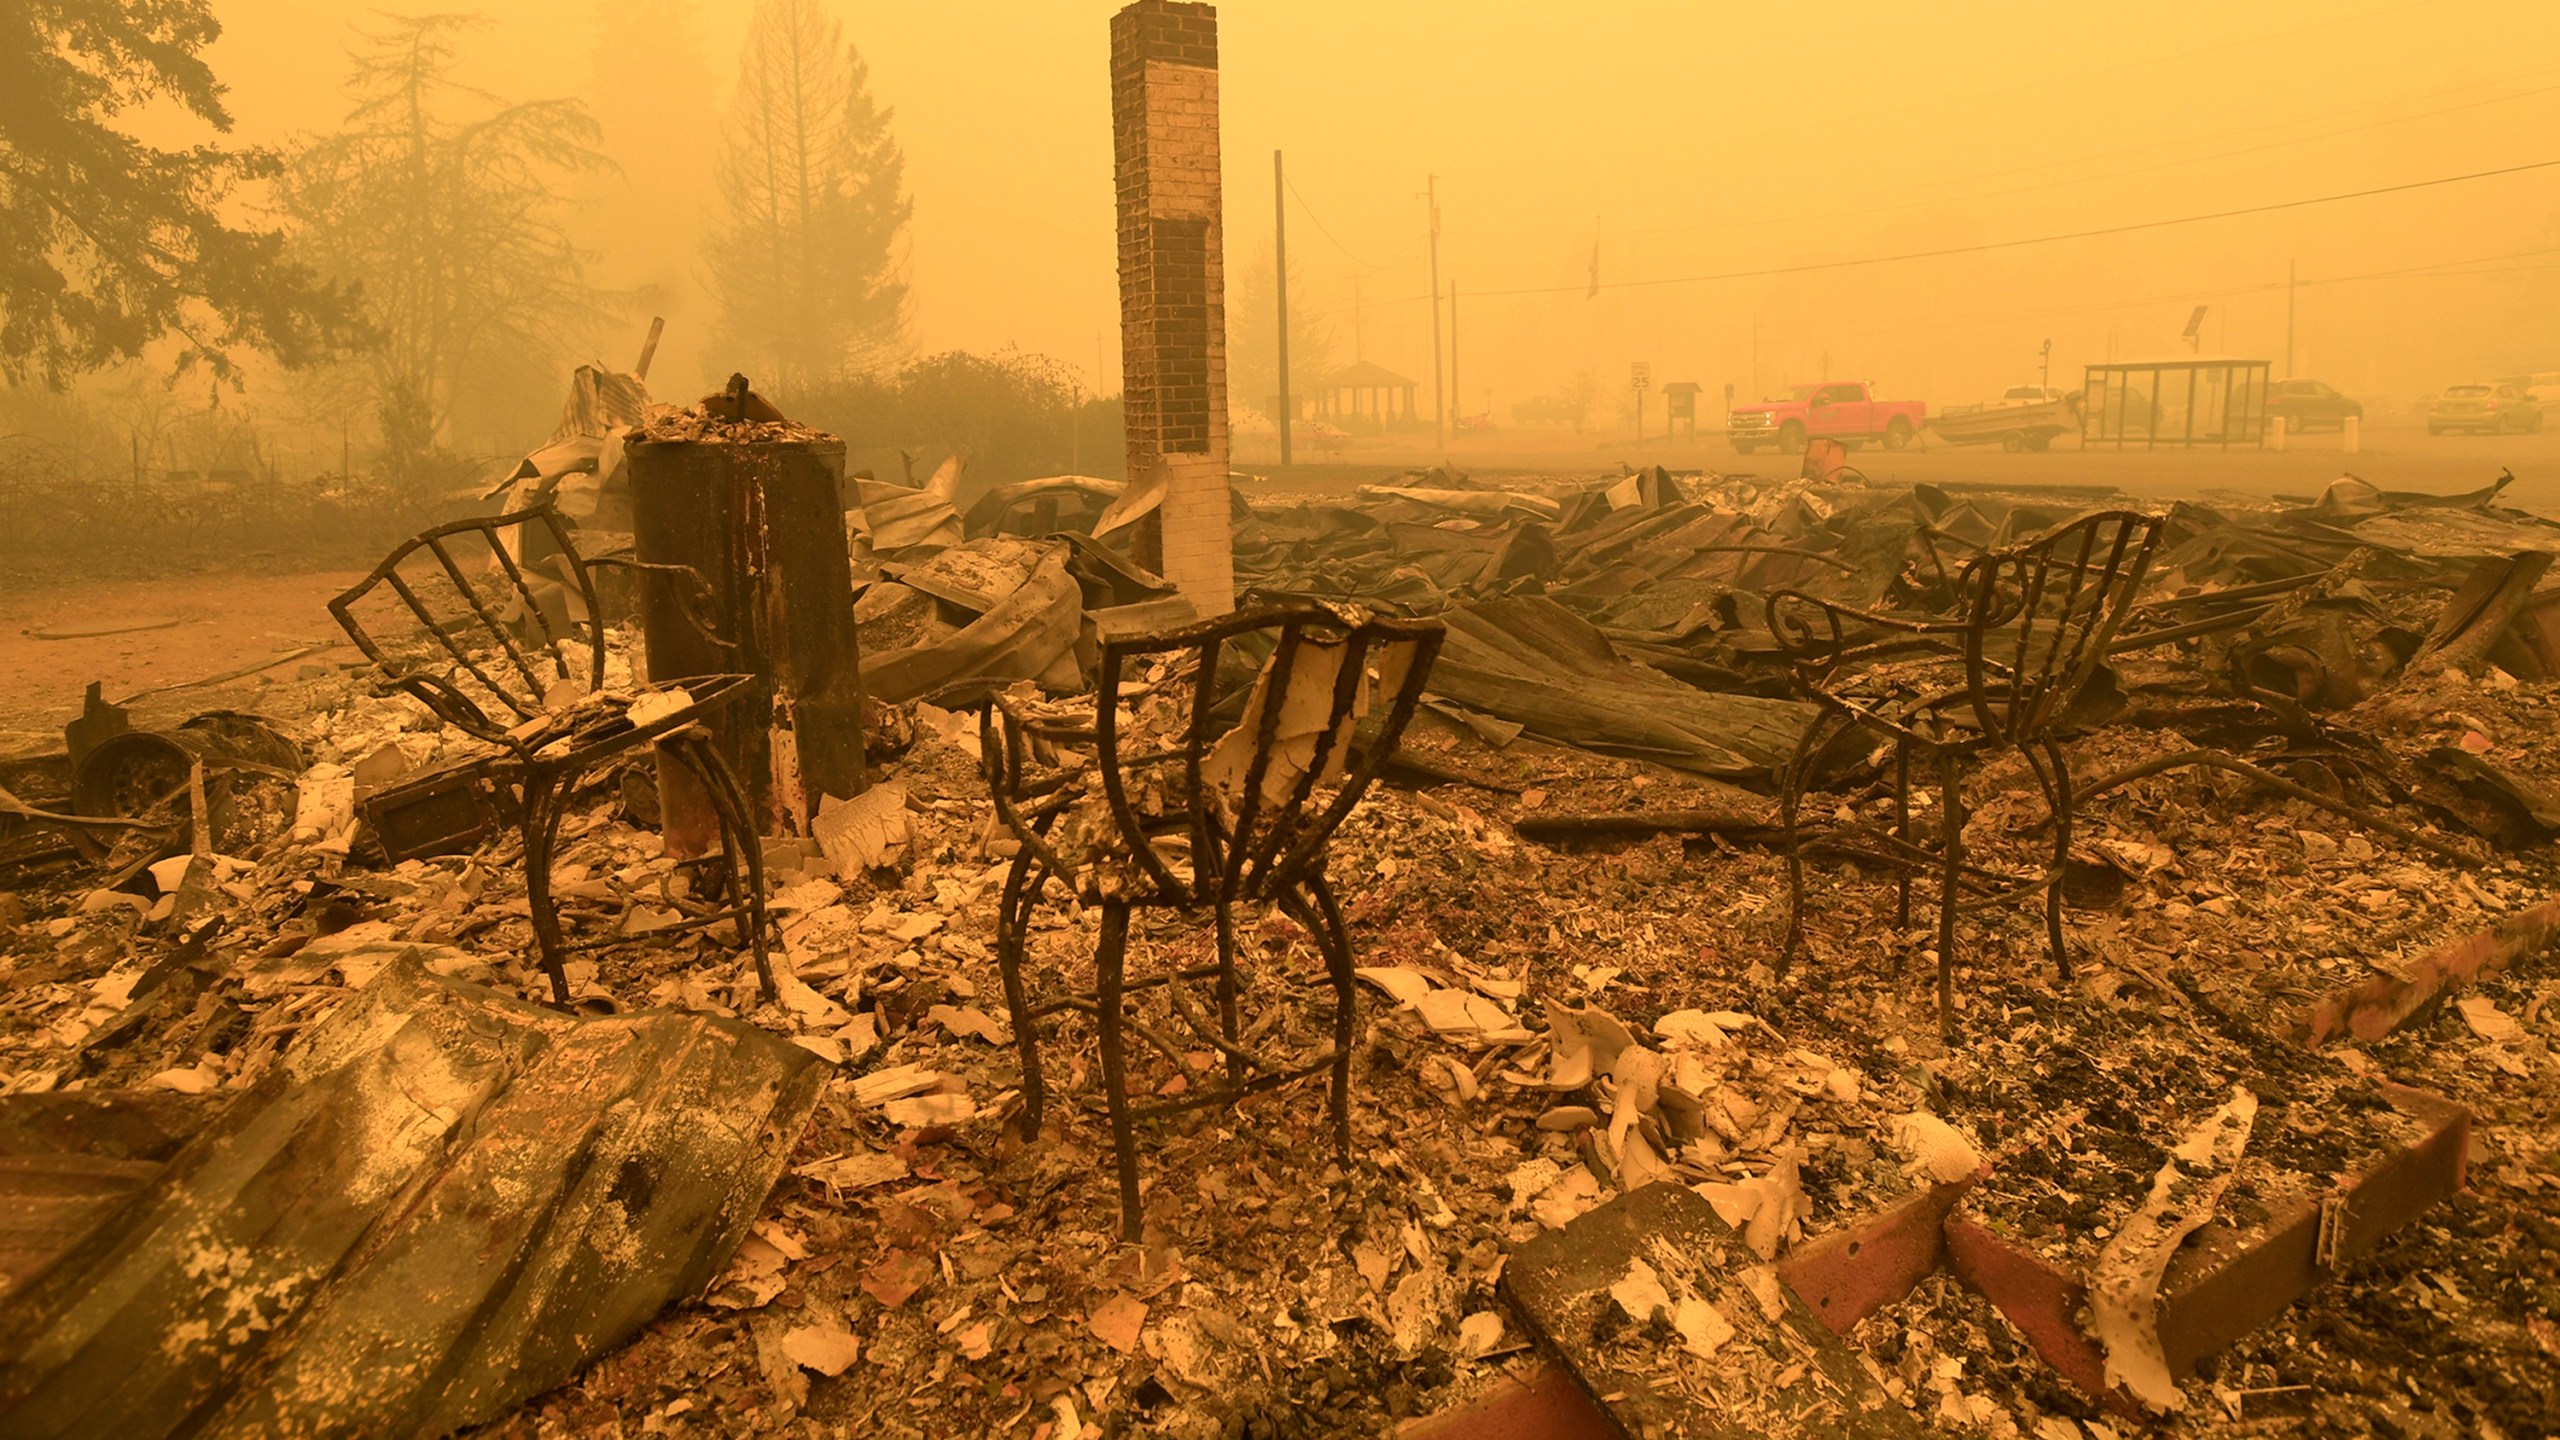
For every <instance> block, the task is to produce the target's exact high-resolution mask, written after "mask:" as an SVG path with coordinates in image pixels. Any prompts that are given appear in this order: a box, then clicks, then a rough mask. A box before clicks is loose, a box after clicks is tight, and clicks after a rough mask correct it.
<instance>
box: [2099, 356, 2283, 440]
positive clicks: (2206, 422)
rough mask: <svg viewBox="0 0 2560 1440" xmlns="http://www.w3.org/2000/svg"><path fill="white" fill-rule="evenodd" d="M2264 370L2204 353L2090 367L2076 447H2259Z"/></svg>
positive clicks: (2263, 365) (2259, 363) (2264, 365)
mask: <svg viewBox="0 0 2560 1440" xmlns="http://www.w3.org/2000/svg"><path fill="white" fill-rule="evenodd" d="M2268 369H2269V365H2268V362H2266V361H2264V360H2234V359H2229V358H2224V357H2216V356H2210V355H2180V356H2177V357H2175V358H2173V359H2168V360H2126V361H2110V362H2109V363H2107V364H2104V365H2092V366H2090V367H2089V370H2088V384H2087V388H2086V389H2085V390H2084V391H2083V392H2082V399H2081V405H2080V444H2081V447H2082V448H2084V449H2089V448H2095V447H2098V446H2110V447H2112V448H2114V449H2118V450H2122V449H2124V448H2126V447H2127V446H2129V445H2139V446H2141V447H2142V448H2143V449H2145V450H2156V449H2160V448H2162V447H2177V448H2181V449H2192V448H2194V447H2196V446H2200V445H2211V446H2214V447H2216V448H2219V449H2224V450H2228V449H2230V448H2231V447H2232V446H2234V445H2263V444H2265V443H2266V434H2267V371H2268Z"/></svg>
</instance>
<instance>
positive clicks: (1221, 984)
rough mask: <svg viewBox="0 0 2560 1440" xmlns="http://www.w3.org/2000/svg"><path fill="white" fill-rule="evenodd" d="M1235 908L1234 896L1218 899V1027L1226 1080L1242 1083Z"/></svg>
mask: <svg viewBox="0 0 2560 1440" xmlns="http://www.w3.org/2000/svg"><path fill="white" fill-rule="evenodd" d="M1241 988H1242V986H1241V985H1240V984H1239V983H1238V982H1237V979H1236V910H1235V901H1234V900H1233V899H1230V898H1227V897H1224V896H1221V897H1220V898H1219V900H1218V1028H1219V1031H1220V1033H1222V1034H1224V1035H1225V1036H1226V1037H1227V1082H1228V1083H1229V1084H1231V1085H1242V1084H1243V1083H1244V1056H1243V1055H1242V1054H1241V1053H1239V1052H1240V1051H1241V1049H1242V1045H1241V1043H1240V1039H1239V1037H1240V1036H1241V1035H1242V1034H1243V1031H1242V1030H1241V1029H1240V1028H1239V1027H1238V1023H1237V1016H1236V992H1237V991H1238V990H1239V989H1241Z"/></svg>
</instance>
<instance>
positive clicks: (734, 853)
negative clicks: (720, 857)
mask: <svg viewBox="0 0 2560 1440" xmlns="http://www.w3.org/2000/svg"><path fill="white" fill-rule="evenodd" d="M675 745H676V757H677V759H678V761H679V762H681V763H682V764H683V765H684V766H685V768H687V769H689V770H691V771H692V772H693V773H694V775H695V777H696V778H697V779H699V780H701V781H702V788H703V789H704V791H706V792H707V793H709V795H710V796H711V808H712V809H713V811H714V812H716V813H717V814H718V816H719V819H720V843H721V848H722V849H723V850H724V851H725V852H727V853H726V858H727V865H728V871H729V891H730V903H731V904H732V905H733V906H734V907H736V908H737V909H738V910H739V911H740V912H741V913H740V915H739V919H738V930H739V938H740V939H741V940H743V941H745V942H746V944H747V947H748V949H749V950H750V951H751V952H752V953H753V954H754V956H755V962H756V987H757V992H758V993H759V994H761V995H763V997H764V998H765V999H766V1000H767V1001H773V1000H777V999H779V998H781V994H782V992H781V990H780V989H779V987H777V986H776V985H775V983H774V979H773V955H772V951H771V947H770V944H769V939H770V932H769V928H768V924H767V921H766V919H765V908H764V842H763V840H762V839H761V838H760V837H759V836H758V835H757V834H756V832H755V831H754V830H753V829H752V828H750V826H749V824H748V821H747V797H746V793H745V792H744V791H742V790H740V789H739V788H738V777H737V776H736V775H735V774H733V773H731V772H730V769H729V762H727V761H726V760H723V759H721V758H720V751H719V749H718V748H717V747H716V746H714V745H713V744H712V743H711V740H710V737H709V736H708V735H707V734H705V733H703V732H700V731H695V732H693V733H691V734H688V735H685V736H683V737H681V738H680V739H678V740H677V741H676V742H675Z"/></svg>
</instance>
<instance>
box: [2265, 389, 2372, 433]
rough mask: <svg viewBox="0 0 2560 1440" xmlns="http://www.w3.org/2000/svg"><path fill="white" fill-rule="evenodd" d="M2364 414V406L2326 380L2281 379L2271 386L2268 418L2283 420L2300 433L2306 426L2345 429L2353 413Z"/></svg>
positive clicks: (2285, 425) (2308, 428)
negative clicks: (2341, 392) (2342, 393)
mask: <svg viewBox="0 0 2560 1440" xmlns="http://www.w3.org/2000/svg"><path fill="white" fill-rule="evenodd" d="M2351 416H2352V417H2353V418H2355V419H2358V420H2361V419H2363V418H2364V406H2362V405H2360V404H2358V403H2356V402H2355V401H2353V400H2350V399H2348V398H2347V397H2346V396H2344V395H2341V394H2339V393H2338V387H2337V386H2335V385H2331V384H2329V383H2328V382H2327V381H2325V380H2279V381H2277V382H2276V383H2275V384H2273V385H2270V386H2268V387H2267V418H2268V419H2270V420H2282V421H2283V422H2284V428H2286V429H2287V430H2291V431H2293V432H2295V433H2296V434H2299V433H2301V432H2302V431H2305V430H2313V429H2319V430H2344V429H2346V428H2347V420H2348V418H2349V417H2351Z"/></svg>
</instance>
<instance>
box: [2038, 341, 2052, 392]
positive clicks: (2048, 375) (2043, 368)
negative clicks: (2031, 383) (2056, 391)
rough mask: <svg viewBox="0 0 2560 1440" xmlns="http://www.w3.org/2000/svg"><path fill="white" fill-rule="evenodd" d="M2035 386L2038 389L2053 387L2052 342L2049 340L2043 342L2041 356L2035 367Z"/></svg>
mask: <svg viewBox="0 0 2560 1440" xmlns="http://www.w3.org/2000/svg"><path fill="white" fill-rule="evenodd" d="M2036 388H2037V389H2039V390H2050V389H2052V388H2053V342H2052V341H2050V340H2047V341H2046V342H2044V351H2043V358H2042V359H2041V360H2040V361H2039V362H2038V364H2037V367H2036Z"/></svg>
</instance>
